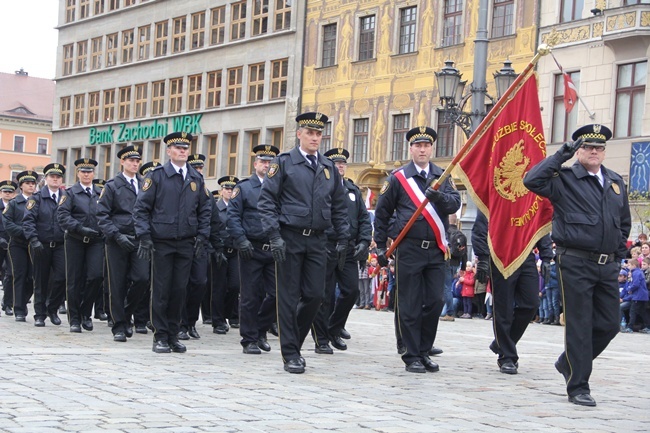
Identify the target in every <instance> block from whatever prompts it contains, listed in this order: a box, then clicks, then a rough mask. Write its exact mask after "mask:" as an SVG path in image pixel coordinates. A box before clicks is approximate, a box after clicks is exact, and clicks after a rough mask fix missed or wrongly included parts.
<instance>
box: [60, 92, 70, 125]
mask: <svg viewBox="0 0 650 433" xmlns="http://www.w3.org/2000/svg"><path fill="white" fill-rule="evenodd" d="M60 104H61V109H60V113H59V116H60V117H59V126H60V127H61V128H67V127H68V126H70V97H69V96H66V97H65V98H61V102H60Z"/></svg>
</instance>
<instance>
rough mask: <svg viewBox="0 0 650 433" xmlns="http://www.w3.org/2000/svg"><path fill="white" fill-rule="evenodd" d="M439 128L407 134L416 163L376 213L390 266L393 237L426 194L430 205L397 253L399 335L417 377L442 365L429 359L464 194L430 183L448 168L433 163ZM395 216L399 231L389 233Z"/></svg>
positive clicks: (400, 175)
mask: <svg viewBox="0 0 650 433" xmlns="http://www.w3.org/2000/svg"><path fill="white" fill-rule="evenodd" d="M436 136H437V134H436V131H435V130H434V129H433V128H429V127H425V126H419V127H416V128H413V129H411V130H410V131H409V132H408V133H407V134H406V139H407V140H408V142H409V145H410V152H411V157H412V161H411V162H410V163H408V164H407V165H406V166H404V167H403V168H400V169H398V170H395V171H394V172H393V173H392V174H391V175H390V176H389V177H388V180H386V181H385V182H384V185H383V187H382V189H381V191H380V193H379V199H378V201H377V207H376V209H375V242H376V243H377V248H378V249H379V256H378V261H379V264H380V265H381V266H387V265H388V259H387V258H386V256H385V252H386V241H387V239H388V237H389V236H390V237H391V238H395V237H396V236H397V235H398V234H399V232H401V230H402V229H403V228H404V226H406V223H407V222H408V220H409V219H410V218H411V216H412V215H413V213H414V212H415V210H416V209H417V207H418V206H419V205H420V203H421V202H422V201H423V200H424V198H425V196H426V198H427V199H428V200H429V202H430V203H429V204H428V205H427V207H426V208H425V210H424V212H423V213H422V215H420V216H419V217H418V219H417V220H416V222H415V224H413V226H412V227H411V228H410V230H409V231H408V233H407V234H406V236H405V237H404V239H403V240H402V242H401V243H400V244H399V246H398V247H397V249H396V252H395V296H396V299H397V305H396V314H397V320H398V324H399V327H398V329H399V332H400V334H401V337H402V342H403V345H404V346H405V347H406V353H404V354H403V355H402V360H403V361H404V363H405V364H406V371H408V372H411V373H425V372H427V371H430V372H435V371H438V370H439V367H438V364H436V363H435V362H433V361H431V358H429V354H428V352H429V350H430V349H431V348H432V347H433V343H434V341H435V338H436V333H437V330H438V318H439V316H440V313H441V311H442V307H443V305H444V286H445V274H446V272H448V270H447V267H448V266H449V262H448V260H447V255H448V245H447V239H446V236H445V233H446V231H447V228H448V226H449V215H450V214H453V213H455V212H456V211H457V210H458V209H459V208H460V194H459V193H458V191H457V190H456V188H455V187H454V185H453V183H452V181H451V178H449V179H448V180H447V181H445V182H444V183H443V184H442V185H441V186H440V189H438V190H434V189H433V188H432V187H431V186H430V185H431V184H432V183H433V182H434V181H435V180H436V179H437V178H439V177H440V176H441V175H442V173H443V170H442V169H441V168H440V167H438V166H437V165H434V164H432V163H431V162H430V159H431V155H432V153H433V142H434V141H435V140H436ZM393 213H395V221H394V225H391V226H390V227H391V228H393V229H394V231H395V232H394V233H393V232H392V230H391V232H390V233H389V225H390V224H391V221H390V220H391V217H392V216H393Z"/></svg>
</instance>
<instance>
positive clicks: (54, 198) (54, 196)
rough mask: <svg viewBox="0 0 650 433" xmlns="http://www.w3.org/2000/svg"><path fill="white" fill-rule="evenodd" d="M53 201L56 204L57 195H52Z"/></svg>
mask: <svg viewBox="0 0 650 433" xmlns="http://www.w3.org/2000/svg"><path fill="white" fill-rule="evenodd" d="M52 200H54V202H55V203H56V194H52Z"/></svg>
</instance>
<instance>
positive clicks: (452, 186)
mask: <svg viewBox="0 0 650 433" xmlns="http://www.w3.org/2000/svg"><path fill="white" fill-rule="evenodd" d="M447 179H448V180H449V186H450V187H451V188H452V189H453V190H454V191H458V188H456V183H455V182H454V179H452V178H451V176H449V177H448V178H447Z"/></svg>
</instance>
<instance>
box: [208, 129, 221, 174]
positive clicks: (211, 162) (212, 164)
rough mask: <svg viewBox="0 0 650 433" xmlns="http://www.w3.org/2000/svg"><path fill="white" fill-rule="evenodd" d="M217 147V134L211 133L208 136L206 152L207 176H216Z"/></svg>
mask: <svg viewBox="0 0 650 433" xmlns="http://www.w3.org/2000/svg"><path fill="white" fill-rule="evenodd" d="M218 147H219V136H218V135H211V136H209V137H208V154H207V158H206V159H207V161H206V162H207V165H208V167H207V169H208V170H207V172H208V176H207V177H217V148H218Z"/></svg>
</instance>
